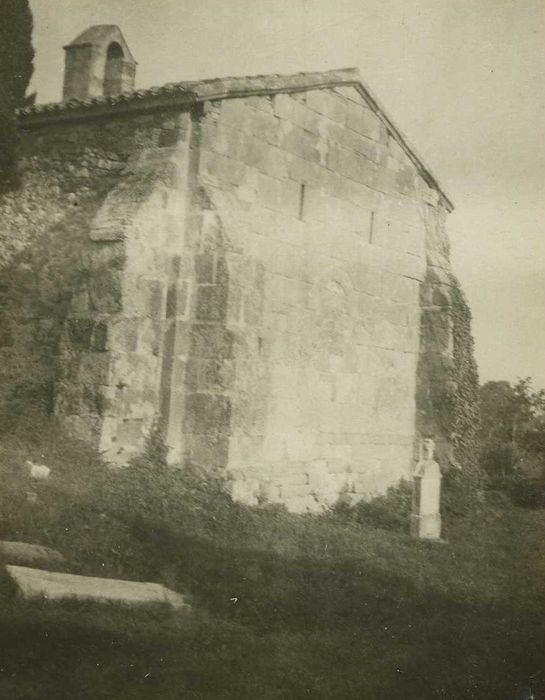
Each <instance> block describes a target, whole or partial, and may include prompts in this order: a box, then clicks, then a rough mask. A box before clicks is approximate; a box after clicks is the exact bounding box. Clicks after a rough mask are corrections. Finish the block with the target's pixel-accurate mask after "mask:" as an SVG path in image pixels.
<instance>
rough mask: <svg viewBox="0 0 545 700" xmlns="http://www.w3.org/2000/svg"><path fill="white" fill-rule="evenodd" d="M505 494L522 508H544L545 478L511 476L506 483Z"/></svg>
mask: <svg viewBox="0 0 545 700" xmlns="http://www.w3.org/2000/svg"><path fill="white" fill-rule="evenodd" d="M507 493H508V494H509V496H510V497H511V499H512V501H513V503H515V504H516V505H517V506H521V507H523V508H545V478H543V477H527V476H525V475H523V474H520V473H515V474H513V476H512V477H510V479H509V480H508V481H507Z"/></svg>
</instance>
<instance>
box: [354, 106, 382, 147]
mask: <svg viewBox="0 0 545 700" xmlns="http://www.w3.org/2000/svg"><path fill="white" fill-rule="evenodd" d="M346 125H347V126H348V128H349V129H352V130H353V131H356V132H357V133H358V134H361V135H362V136H366V137H367V138H370V139H372V140H373V141H380V138H381V126H382V123H381V121H380V119H379V117H377V115H376V114H375V113H374V112H372V111H371V110H370V109H366V108H365V107H362V106H359V105H356V104H353V103H349V104H348V114H347V120H346Z"/></svg>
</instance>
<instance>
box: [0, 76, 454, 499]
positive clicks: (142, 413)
mask: <svg viewBox="0 0 545 700" xmlns="http://www.w3.org/2000/svg"><path fill="white" fill-rule="evenodd" d="M31 121H32V120H31ZM413 160H414V159H411V158H410V157H409V155H408V154H407V152H406V151H405V150H404V148H403V147H402V146H401V145H400V143H399V140H398V139H397V138H396V137H395V136H394V135H393V133H392V132H391V130H390V128H389V126H388V124H387V123H386V122H385V121H384V120H382V119H381V118H380V117H379V116H377V114H376V113H375V111H373V109H371V107H370V106H369V105H368V104H367V103H366V102H365V100H364V98H363V97H362V96H361V94H360V93H359V92H358V91H357V90H356V89H354V88H352V87H339V88H335V89H333V88H331V89H316V90H313V89H311V90H301V89H298V90H297V91H293V92H292V93H279V94H275V95H269V96H254V97H236V98H225V99H218V100H212V101H205V102H203V103H199V102H197V103H194V104H193V106H192V108H191V111H189V109H188V110H185V111H184V109H183V108H181V107H180V106H178V107H176V108H175V109H174V108H171V109H170V110H168V109H163V110H161V109H157V108H156V109H155V110H154V111H153V112H150V113H145V112H137V111H134V112H130V111H126V112H120V113H118V114H113V113H112V114H110V115H108V114H107V113H105V114H104V115H102V116H101V117H99V118H95V119H93V118H91V117H89V118H81V117H80V118H77V119H74V120H66V121H62V120H61V119H60V118H56V119H51V120H50V121H47V120H44V123H38V122H35V123H33V124H32V123H29V125H28V127H27V128H26V129H25V130H24V131H23V170H24V173H25V174H24V185H23V188H22V190H21V191H20V192H19V193H17V195H16V196H10V197H8V198H5V199H4V200H3V202H2V203H1V205H0V207H1V212H0V213H1V215H2V216H1V219H0V227H1V228H0V255H1V256H2V258H1V261H2V265H3V271H4V273H5V274H4V279H5V280H6V282H5V284H4V287H3V289H2V309H3V322H2V329H3V331H2V335H1V337H0V342H1V344H2V345H1V347H0V354H1V359H2V361H3V364H2V370H1V371H2V372H3V379H4V387H5V389H4V399H5V401H6V405H9V406H10V407H12V406H13V397H14V396H17V395H22V393H23V394H24V391H26V392H27V394H28V395H29V396H30V397H32V396H33V395H36V394H40V392H42V394H43V396H44V397H45V399H44V400H45V401H46V403H47V402H48V403H49V407H50V408H51V407H52V406H54V408H55V412H56V414H57V416H59V418H60V419H61V420H62V422H63V423H64V425H65V426H67V427H68V428H69V430H70V432H71V433H72V434H75V435H76V436H79V437H82V438H83V439H85V440H86V441H87V442H89V443H91V444H93V445H95V446H96V447H97V448H98V449H100V450H101V451H103V452H104V453H105V456H106V457H107V459H109V460H110V461H112V462H116V463H125V462H126V461H127V460H128V458H129V457H130V456H131V454H134V452H136V451H138V450H139V449H141V447H142V442H143V439H144V437H145V435H146V434H147V433H148V432H149V429H150V427H151V425H152V424H153V422H154V421H158V422H159V424H160V425H161V426H162V427H163V428H164V430H165V435H166V440H167V443H168V445H169V447H170V459H171V461H172V462H173V463H186V462H192V463H195V464H198V465H202V466H204V467H206V468H209V469H215V468H219V469H227V472H228V476H229V477H230V479H231V484H232V489H233V495H234V496H235V498H237V499H240V500H244V501H246V502H249V503H257V502H259V501H270V502H283V503H286V504H287V505H288V507H289V508H290V509H292V510H298V511H305V510H312V511H316V510H320V509H321V508H322V507H323V506H324V505H327V504H331V503H333V502H334V501H336V500H337V499H338V498H339V497H342V498H346V499H347V500H349V501H352V500H356V499H358V498H362V497H365V498H368V497H371V496H372V495H374V494H378V493H382V492H384V491H385V490H386V489H387V488H388V486H390V485H392V484H395V483H396V482H398V481H399V480H400V479H401V478H402V477H410V475H411V471H412V466H413V463H414V456H415V430H418V431H420V432H422V433H423V432H425V431H426V429H427V427H426V425H425V420H424V418H425V412H426V410H427V409H426V405H425V401H424V402H420V403H419V413H418V415H417V410H416V408H417V406H416V401H415V393H416V389H417V384H416V381H417V364H418V361H419V357H420V366H421V367H422V366H423V364H424V365H425V364H426V363H427V359H424V360H422V358H423V357H424V355H422V354H420V351H421V337H420V329H421V308H424V307H425V309H426V313H427V309H428V306H429V303H428V301H429V300H428V296H429V293H428V291H426V290H428V286H426V285H424V287H423V286H422V283H423V281H424V279H425V278H426V279H428V278H429V275H430V270H435V271H434V272H433V276H434V279H436V278H438V279H439V278H440V280H443V281H442V282H440V283H441V284H442V283H443V282H444V283H445V284H448V279H449V275H450V271H449V270H450V268H449V261H448V249H447V248H446V247H445V246H446V237H445V234H444V219H445V214H446V210H445V208H444V205H443V204H442V203H441V201H440V196H439V195H438V193H437V191H436V190H434V189H431V188H430V187H429V186H428V184H426V182H425V181H424V179H423V178H422V177H421V175H420V174H419V171H418V170H417V167H416V166H415V165H414V163H413ZM437 270H438V271H439V272H437ZM426 275H428V277H426ZM443 278H444V279H443ZM435 288H436V287H435V286H434V290H435ZM423 289H424V291H422V290H423ZM447 320H448V319H447ZM435 350H436V348H431V349H430V346H429V344H428V345H426V346H425V348H424V353H428V355H427V356H426V357H432V355H433V353H434V352H435ZM430 352H431V355H430ZM440 353H443V348H441V350H440ZM424 385H426V383H425V382H421V383H420V386H421V387H422V386H424ZM22 390H24V391H23V392H22ZM33 392H34V393H33ZM420 393H422V392H420ZM424 393H425V392H424ZM430 416H431V414H430ZM431 418H432V416H431ZM415 425H416V428H415Z"/></svg>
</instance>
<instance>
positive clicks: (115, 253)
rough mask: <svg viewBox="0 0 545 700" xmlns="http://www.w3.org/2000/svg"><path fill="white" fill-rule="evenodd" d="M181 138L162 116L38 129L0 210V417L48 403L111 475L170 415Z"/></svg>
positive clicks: (30, 135)
mask: <svg viewBox="0 0 545 700" xmlns="http://www.w3.org/2000/svg"><path fill="white" fill-rule="evenodd" d="M189 132H190V119H189V115H188V114H178V115H174V116H173V115H172V114H169V113H167V112H165V113H157V112H156V113H154V114H150V115H145V114H140V115H123V116H122V117H121V118H110V119H108V120H91V121H75V122H72V123H59V122H55V123H50V124H44V125H40V126H35V127H33V128H31V129H28V130H25V131H23V132H22V148H23V161H22V169H23V172H24V181H23V187H22V189H21V190H20V191H19V192H17V193H16V194H14V195H10V196H7V197H5V198H4V199H3V201H2V202H1V204H0V208H1V213H0V227H1V229H0V251H1V262H2V281H3V286H2V311H3V318H2V338H1V347H0V354H1V365H2V370H1V371H2V385H3V392H2V397H3V399H4V401H5V402H6V407H7V410H11V409H12V406H13V400H14V397H17V396H18V395H21V392H23V393H25V392H26V394H27V395H29V396H30V397H33V396H35V395H37V394H40V392H42V393H46V394H47V399H48V401H49V403H50V404H52V403H53V402H54V404H55V410H56V413H57V415H58V416H59V417H60V418H61V420H62V421H63V422H64V423H65V424H66V425H67V426H68V427H69V428H70V429H71V431H72V432H73V433H74V434H75V435H76V436H79V437H82V438H83V439H85V440H87V441H88V442H90V443H91V444H94V445H95V446H96V447H98V448H99V449H101V450H104V451H106V456H107V457H108V458H110V459H112V460H113V461H124V460H125V459H126V457H127V455H128V454H130V453H131V452H134V451H135V450H137V449H139V447H140V445H141V441H142V437H143V435H144V434H145V432H146V430H147V429H148V428H149V424H150V422H151V421H152V420H153V418H154V417H156V416H157V415H158V414H160V413H161V406H162V402H163V403H165V401H166V400H165V399H164V396H165V391H164V390H163V383H164V374H165V372H166V373H167V374H168V373H169V371H170V369H169V367H168V363H169V356H168V352H169V350H168V348H166V349H165V346H164V338H165V334H166V331H167V327H168V326H169V325H171V324H172V321H171V319H169V318H168V316H169V305H170V308H172V305H173V298H174V296H175V294H176V292H177V289H178V287H177V285H176V284H175V283H174V280H177V279H178V277H179V276H180V274H181V268H182V266H183V264H184V263H183V261H182V258H181V255H180V250H179V248H180V232H181V231H183V218H184V206H185V196H186V195H185V193H184V184H183V183H184V178H185V173H184V172H183V169H184V163H185V153H186V144H187V140H188V138H189ZM182 306H183V304H182ZM180 313H181V312H180ZM44 387H45V389H44ZM163 408H164V410H165V411H166V412H167V414H168V408H169V407H168V406H164V407H163Z"/></svg>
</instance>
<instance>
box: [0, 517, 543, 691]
mask: <svg viewBox="0 0 545 700" xmlns="http://www.w3.org/2000/svg"><path fill="white" fill-rule="evenodd" d="M133 527H134V532H133V535H135V536H137V537H138V538H139V539H140V541H141V544H142V547H143V548H144V549H145V552H146V556H147V557H148V563H149V566H150V569H157V570H159V569H161V567H162V568H163V569H164V568H165V566H167V568H168V571H167V572H164V576H170V577H172V579H173V581H175V583H176V585H177V586H178V587H179V588H180V589H182V590H183V589H185V590H189V591H191V592H192V593H193V596H194V606H195V608H194V609H195V612H194V614H193V615H192V616H191V617H190V618H185V619H180V618H177V617H176V616H172V615H166V614H165V613H164V612H161V613H159V612H158V611H142V610H140V611H138V610H136V611H135V610H128V609H120V608H118V607H116V606H105V607H100V608H95V607H93V606H81V605H80V606H60V607H55V608H53V607H49V606H45V607H44V606H38V607H34V608H32V607H31V608H29V607H28V606H22V607H21V606H20V605H19V606H18V605H13V604H12V605H11V607H10V606H4V610H3V612H2V613H1V615H0V624H1V626H2V637H1V639H2V641H1V645H2V667H3V671H2V673H1V674H0V696H1V697H6V698H8V697H9V698H14V700H15V699H17V698H29V699H30V698H40V700H41V699H44V700H45V698H48V699H49V698H78V699H80V698H81V699H82V700H83V699H85V698H93V700H94V699H100V698H116V700H118V699H120V698H127V699H128V698H130V699H131V700H133V699H134V698H136V699H140V698H142V700H143V699H144V698H145V699H146V700H148V699H151V698H157V699H159V698H160V699H161V700H170V699H171V698H172V699H174V698H207V699H208V698H210V699H212V698H233V699H234V698H237V699H238V698H248V700H253V699H254V698H266V699H268V698H309V697H310V698H324V699H325V698H370V699H371V700H375V699H380V698H408V699H412V698H415V699H418V700H424V699H426V698H430V699H431V698H438V699H439V698H441V699H451V698H452V700H463V699H464V698H467V699H468V700H469V699H470V698H471V699H474V698H476V699H480V698H482V699H483V700H484V699H485V698H486V699H487V700H488V699H489V698H494V700H503V699H505V700H517V699H518V698H520V700H523V699H524V700H529V698H530V697H532V696H533V697H534V698H536V699H537V698H541V697H543V689H542V683H543V678H542V676H540V675H539V674H540V669H541V668H542V659H543V652H544V649H543V628H542V617H541V615H540V614H539V611H535V610H532V609H530V607H529V605H527V604H526V602H525V599H524V592H523V590H521V591H520V596H519V598H518V600H517V599H515V600H513V601H511V602H512V604H511V602H510V603H509V604H501V605H500V604H497V605H495V604H491V603H485V602H473V603H464V602H463V601H455V600H453V599H452V598H450V597H449V596H448V595H445V594H444V593H443V592H441V591H437V590H434V588H433V586H426V582H424V585H423V586H417V585H416V584H415V582H414V581H413V580H411V579H409V578H408V577H407V576H404V575H403V572H401V573H400V574H398V575H393V574H391V573H389V572H385V571H382V570H380V569H379V568H377V567H373V566H370V565H369V563H367V564H365V567H364V566H363V564H362V560H361V559H358V558H346V557H345V558H339V559H335V560H320V559H319V558H317V557H310V556H309V557H293V558H291V557H285V556H280V555H278V554H274V553H271V552H257V551H253V550H252V551H250V550H241V549H237V548H233V549H229V548H226V547H225V548H224V547H220V546H218V545H216V544H214V543H211V542H207V541H205V540H202V539H199V538H195V537H188V536H183V535H180V534H179V533H178V532H176V531H174V530H172V529H170V528H168V527H166V526H165V527H157V526H156V525H155V526H152V525H151V524H150V523H147V522H145V521H140V522H138V523H137V524H136V525H133ZM22 679H24V680H22ZM18 693H19V694H18Z"/></svg>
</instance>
